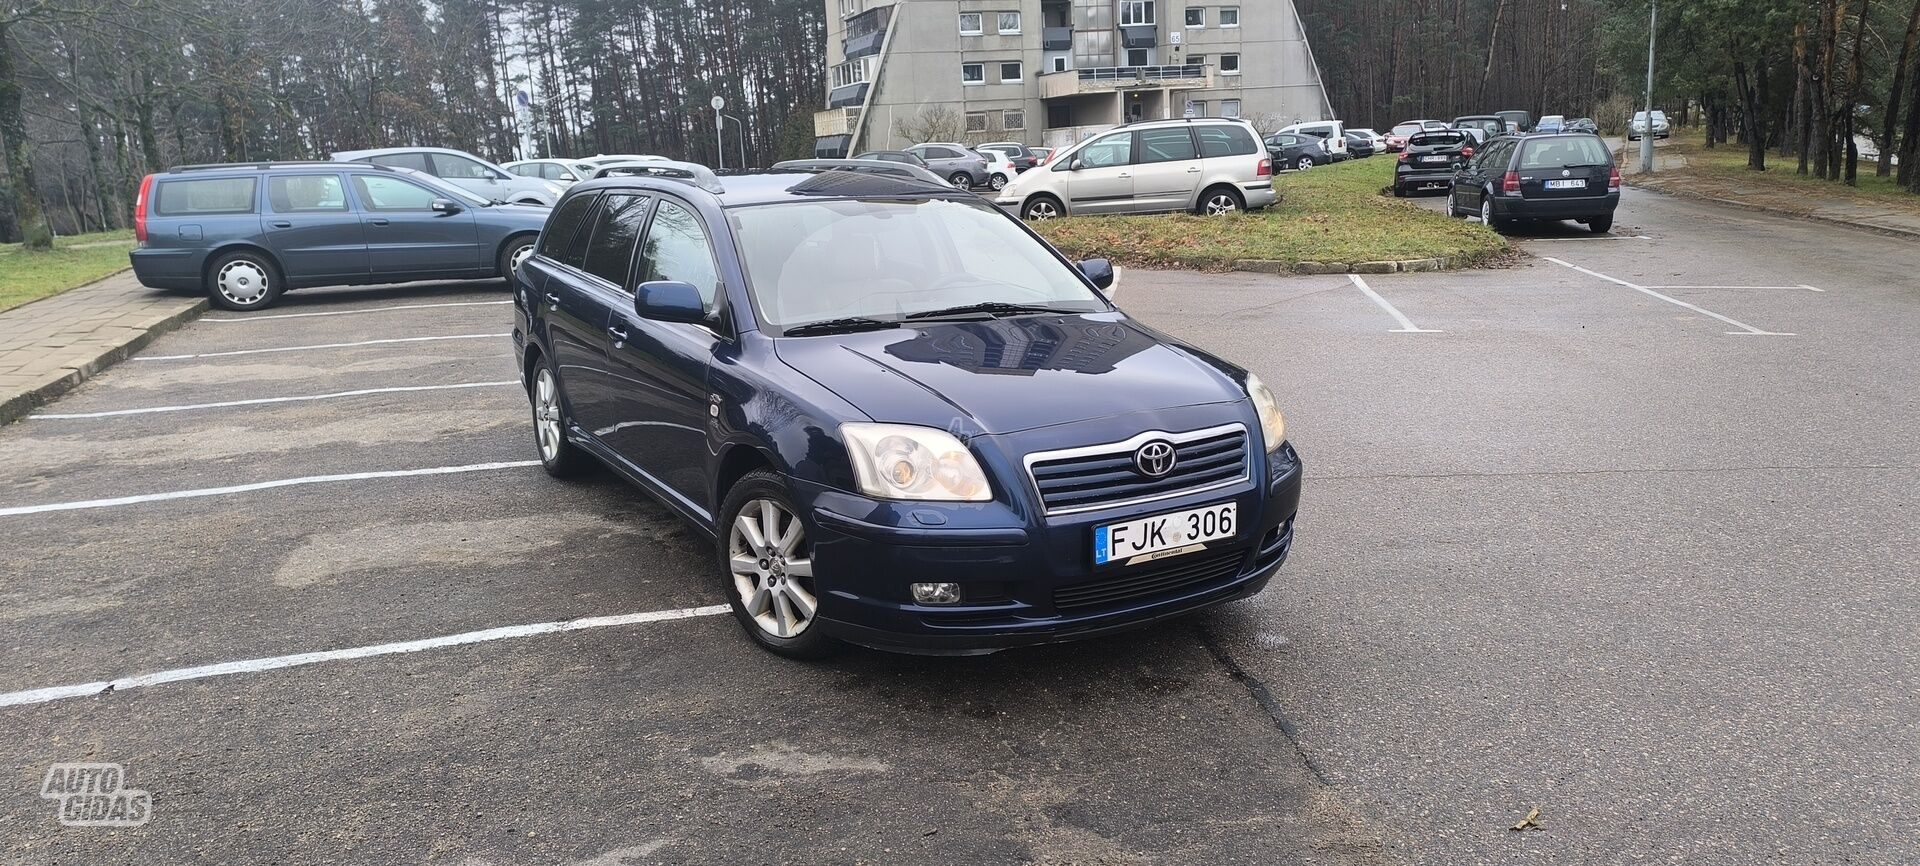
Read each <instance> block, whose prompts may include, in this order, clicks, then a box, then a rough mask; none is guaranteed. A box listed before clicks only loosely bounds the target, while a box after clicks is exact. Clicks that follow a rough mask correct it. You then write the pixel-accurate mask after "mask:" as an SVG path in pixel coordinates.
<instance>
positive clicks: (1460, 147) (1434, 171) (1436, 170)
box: [1393, 129, 1476, 196]
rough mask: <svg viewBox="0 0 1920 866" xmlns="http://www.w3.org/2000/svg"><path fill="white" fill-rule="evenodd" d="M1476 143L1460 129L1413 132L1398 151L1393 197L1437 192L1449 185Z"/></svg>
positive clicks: (1469, 156)
mask: <svg viewBox="0 0 1920 866" xmlns="http://www.w3.org/2000/svg"><path fill="white" fill-rule="evenodd" d="M1475 142H1476V139H1475V138H1474V137H1473V135H1472V134H1470V133H1468V132H1467V131H1466V130H1463V129H1439V130H1432V131H1428V132H1416V133H1414V134H1413V135H1411V136H1409V137H1408V138H1407V146H1406V148H1405V149H1403V150H1401V151H1400V162H1399V164H1397V165H1395V166H1394V167H1393V194H1394V195H1396V196H1409V195H1413V194H1414V193H1418V192H1437V191H1442V190H1445V189H1446V188H1447V185H1448V184H1449V183H1451V182H1452V181H1453V173H1454V170H1455V169H1456V168H1458V167H1459V166H1460V164H1461V163H1463V162H1465V161H1466V160H1468V159H1471V158H1472V157H1473V154H1474V144H1475Z"/></svg>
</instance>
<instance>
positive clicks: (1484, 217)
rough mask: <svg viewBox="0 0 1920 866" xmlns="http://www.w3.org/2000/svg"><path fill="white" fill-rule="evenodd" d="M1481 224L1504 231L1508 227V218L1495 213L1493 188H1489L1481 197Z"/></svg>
mask: <svg viewBox="0 0 1920 866" xmlns="http://www.w3.org/2000/svg"><path fill="white" fill-rule="evenodd" d="M1480 224H1481V225H1484V226H1486V227H1487V228H1490V229H1493V230H1494V231H1502V230H1504V229H1506V227H1507V221H1506V220H1503V219H1501V218H1499V217H1497V216H1494V215H1493V191H1492V190H1488V191H1487V193H1486V194H1485V195H1482V196H1481V197H1480Z"/></svg>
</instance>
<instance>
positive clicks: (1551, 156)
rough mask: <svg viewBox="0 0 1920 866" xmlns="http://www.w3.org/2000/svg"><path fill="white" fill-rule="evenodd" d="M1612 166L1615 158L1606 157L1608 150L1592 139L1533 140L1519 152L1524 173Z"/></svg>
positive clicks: (1575, 137) (1583, 136) (1596, 139)
mask: <svg viewBox="0 0 1920 866" xmlns="http://www.w3.org/2000/svg"><path fill="white" fill-rule="evenodd" d="M1612 164H1613V159H1612V157H1610V156H1608V155H1607V146H1606V145H1604V144H1601V143H1600V139H1598V138H1595V137H1593V136H1591V135H1574V136H1568V137H1566V138H1540V139H1534V140H1532V141H1529V142H1527V143H1526V148H1525V149H1524V150H1522V151H1520V169H1521V170H1522V171H1525V170H1528V169H1537V168H1568V167H1572V166H1582V165H1612Z"/></svg>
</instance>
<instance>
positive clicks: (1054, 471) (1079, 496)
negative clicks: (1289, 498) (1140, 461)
mask: <svg viewBox="0 0 1920 866" xmlns="http://www.w3.org/2000/svg"><path fill="white" fill-rule="evenodd" d="M1156 438H1160V439H1165V440H1167V441H1168V442H1171V443H1173V449H1174V454H1175V455H1176V457H1175V459H1174V465H1173V471H1172V472H1169V473H1167V475H1166V476H1165V477H1162V478H1148V477H1146V476H1145V475H1142V474H1140V473H1139V472H1138V471H1136V470H1135V469H1134V466H1133V453H1134V450H1135V449H1137V448H1138V447H1139V446H1140V445H1141V444H1144V443H1145V442H1146V441H1150V440H1151V439H1156ZM1055 455H1058V456H1055ZM1027 471H1028V472H1029V473H1031V474H1032V475H1033V485H1034V487H1035V488H1036V489H1037V490H1038V491H1039V492H1040V502H1041V504H1042V505H1044V506H1046V509H1047V511H1048V513H1058V512H1062V511H1083V510H1086V509H1090V508H1100V507H1103V506H1108V505H1118V504H1121V503H1126V502H1140V501H1145V500H1150V499H1162V498H1166V497H1169V496H1177V495H1179V494H1181V493H1185V492H1188V491H1191V490H1197V489H1200V488H1205V487H1215V486H1224V485H1225V484H1228V483H1231V482H1234V481H1238V480H1240V479H1242V478H1244V477H1246V474H1247V431H1246V428H1244V427H1242V426H1240V425H1238V424H1232V425H1228V426H1226V427H1216V428H1213V429H1210V430H1201V431H1197V432H1195V433H1182V434H1169V435H1165V436H1160V435H1150V436H1148V437H1135V439H1134V440H1131V441H1130V442H1128V443H1116V444H1114V445H1112V446H1104V447H1094V448H1076V449H1072V450H1070V451H1065V452H1049V453H1047V454H1037V455H1034V456H1033V457H1032V458H1031V459H1030V460H1029V465H1028V467H1027Z"/></svg>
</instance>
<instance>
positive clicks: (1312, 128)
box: [1280, 120, 1348, 162]
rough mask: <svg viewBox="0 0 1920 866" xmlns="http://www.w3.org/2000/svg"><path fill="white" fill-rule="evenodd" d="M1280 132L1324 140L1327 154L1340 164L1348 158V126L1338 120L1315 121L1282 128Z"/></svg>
mask: <svg viewBox="0 0 1920 866" xmlns="http://www.w3.org/2000/svg"><path fill="white" fill-rule="evenodd" d="M1280 131H1281V132H1291V133H1297V134H1300V135H1311V136H1313V137H1315V138H1320V139H1324V140H1325V141H1326V142H1327V153H1328V154H1329V155H1330V156H1332V157H1333V161H1334V162H1340V161H1341V160H1344V159H1347V158H1348V153H1347V127H1346V124H1343V123H1341V122H1340V121H1338V120H1315V121H1311V122H1308V123H1296V124H1293V125H1292V126H1283V127H1280Z"/></svg>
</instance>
